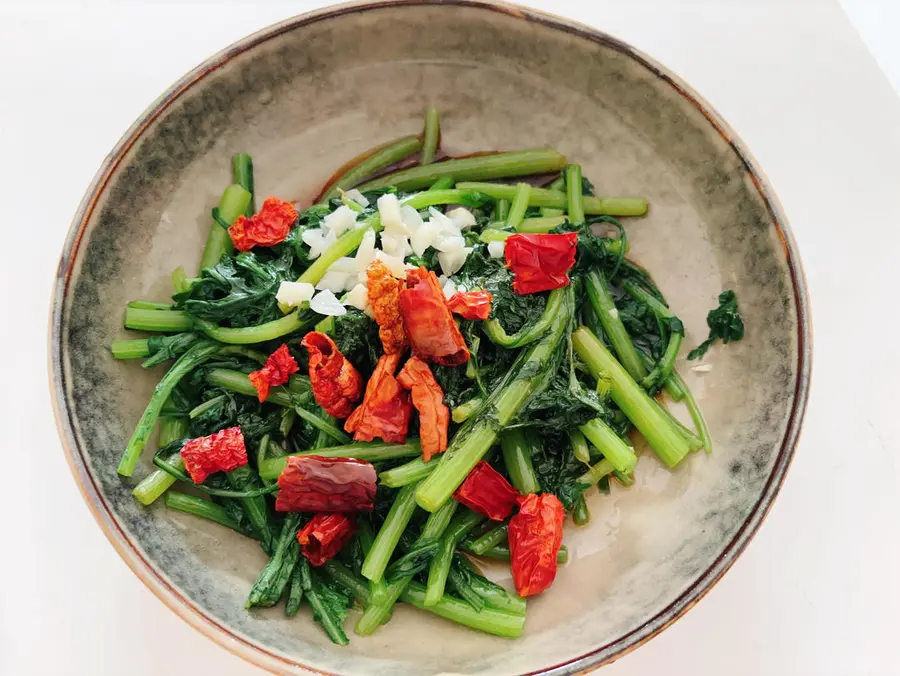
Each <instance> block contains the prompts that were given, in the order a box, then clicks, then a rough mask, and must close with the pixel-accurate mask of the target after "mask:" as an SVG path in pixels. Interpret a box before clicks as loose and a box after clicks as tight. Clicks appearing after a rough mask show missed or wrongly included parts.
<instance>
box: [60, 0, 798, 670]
mask: <svg viewBox="0 0 900 676" xmlns="http://www.w3.org/2000/svg"><path fill="white" fill-rule="evenodd" d="M424 5H452V6H462V7H473V8H477V9H481V10H486V11H490V12H499V13H503V14H507V15H509V16H512V17H515V18H517V19H520V20H523V21H527V22H532V23H536V24H540V25H543V26H547V27H549V28H553V29H555V30H562V31H564V32H567V33H570V34H573V35H577V36H580V37H582V38H587V39H589V40H592V41H595V42H598V43H600V44H603V45H604V46H606V47H609V48H612V49H615V50H617V51H619V52H621V53H622V54H625V55H627V56H629V57H631V58H632V59H634V60H635V61H637V62H638V63H640V64H641V65H643V66H644V67H645V68H647V69H648V70H649V71H651V72H652V73H653V74H654V75H656V76H657V77H659V78H660V79H662V80H664V81H665V82H667V83H668V84H669V85H670V86H672V87H673V88H674V89H675V90H676V91H677V92H678V93H679V94H680V95H681V96H682V97H684V99H685V100H686V101H688V102H689V103H690V104H691V105H693V106H694V107H695V108H696V109H697V110H698V111H699V112H701V113H702V114H703V116H704V117H705V118H706V119H707V120H708V121H709V123H710V124H711V125H712V126H713V127H714V128H715V129H716V131H717V132H718V133H719V134H720V135H721V137H722V138H723V139H724V140H725V141H726V142H727V143H728V144H729V145H730V146H731V147H732V148H733V150H734V152H735V153H737V155H738V156H739V157H740V158H741V160H742V161H743V163H744V165H745V166H746V168H747V171H748V172H749V174H750V176H751V177H752V180H753V182H754V184H755V185H756V188H757V190H758V191H759V193H760V196H761V197H762V199H763V200H764V202H765V204H766V208H767V209H768V211H769V213H770V215H771V217H772V219H773V221H774V222H775V225H776V228H777V230H778V234H779V236H780V239H781V243H782V247H783V249H784V254H785V257H786V259H787V262H788V268H789V271H790V275H791V282H792V286H793V291H794V297H795V299H796V311H797V318H798V343H799V345H798V353H797V359H798V363H797V382H796V386H795V393H794V405H793V407H792V410H791V414H790V417H789V420H788V426H787V430H786V431H785V435H784V438H783V440H782V443H781V448H780V449H779V452H778V456H777V458H776V460H775V464H774V466H773V468H772V472H771V474H770V475H769V478H768V480H767V481H766V485H765V486H764V488H763V491H762V494H761V495H760V498H759V500H758V501H757V503H756V504H755V505H754V507H753V509H752V510H751V512H750V514H749V515H748V516H747V518H746V519H745V521H744V523H743V524H742V526H741V528H740V529H739V530H738V532H737V533H736V534H735V535H734V537H733V538H732V539H731V540H730V541H729V542H728V544H727V545H726V546H725V548H724V549H723V551H722V553H721V554H720V555H719V556H718V557H717V558H716V560H715V561H714V562H713V563H712V564H711V565H710V566H709V568H707V570H706V571H705V572H704V573H703V574H702V575H701V576H700V577H699V578H698V579H697V580H696V581H695V582H694V583H693V584H692V585H691V586H690V587H689V588H688V589H687V590H685V591H684V592H683V593H682V594H681V595H680V596H679V597H678V598H677V599H675V600H674V601H672V602H671V603H670V604H669V605H668V606H666V607H665V608H664V609H663V610H661V611H660V612H658V613H657V614H656V615H654V616H653V617H651V618H650V619H648V620H646V621H645V622H644V623H643V624H641V626H639V627H637V628H636V629H634V630H632V631H630V632H629V633H627V634H625V635H624V636H621V637H620V638H618V639H616V640H615V641H612V642H610V643H607V644H605V645H603V646H600V647H598V648H596V649H594V650H592V651H590V652H588V653H586V654H584V655H581V656H579V657H576V658H573V659H571V660H567V661H566V662H563V663H560V664H556V665H553V666H550V667H547V668H545V669H541V670H539V671H534V672H530V673H531V674H548V675H553V676H561V675H562V674H575V673H585V672H587V671H592V670H594V669H596V668H599V667H601V666H603V665H605V664H609V663H611V662H613V661H615V660H616V659H618V658H620V657H622V656H623V655H626V654H627V653H629V652H631V651H632V650H634V649H636V648H638V647H639V646H641V645H643V644H644V643H645V642H647V641H648V640H650V639H651V638H653V637H654V636H656V635H657V634H659V633H660V632H661V631H663V630H664V629H666V628H667V627H668V626H670V625H671V624H672V623H673V622H675V620H677V619H678V618H679V617H681V616H682V615H684V614H685V613H686V612H687V611H688V610H689V609H690V608H692V607H693V606H694V605H695V604H696V603H697V602H698V601H699V600H700V599H701V598H703V596H704V595H705V594H706V593H707V592H709V590H710V589H711V588H712V587H713V586H714V585H715V584H716V582H718V581H719V579H720V578H721V577H722V575H724V574H725V572H726V571H727V570H728V569H729V568H730V567H731V565H732V564H733V563H734V561H735V560H736V559H737V557H738V556H739V555H740V554H741V552H743V550H744V549H745V548H746V546H747V544H748V543H749V542H750V540H751V539H752V538H753V536H754V535H755V534H756V532H757V530H758V529H759V526H760V524H761V523H762V521H763V519H765V517H766V515H767V514H768V512H769V509H771V507H772V504H773V502H774V500H775V498H776V496H777V495H778V492H779V490H780V488H781V485H782V483H783V482H784V478H785V474H786V473H787V470H788V467H789V466H790V463H791V460H792V459H793V455H794V450H795V448H796V445H797V441H798V439H799V436H800V429H801V427H802V423H803V418H804V414H805V411H806V404H807V400H808V396H809V385H810V379H811V368H812V331H811V318H810V308H809V298H808V292H807V286H806V280H805V276H804V273H803V269H802V265H801V263H800V258H799V254H798V252H797V246H796V243H795V242H794V238H793V235H792V234H791V231H790V228H789V226H788V223H787V218H786V217H785V215H784V211H783V208H782V206H781V204H780V202H779V201H778V198H777V197H776V195H775V192H774V190H773V189H772V187H771V185H770V184H769V182H768V180H767V179H766V177H765V175H764V174H763V172H762V170H761V169H760V168H759V166H758V164H757V162H756V160H755V159H754V158H753V156H752V155H751V154H750V152H749V151H748V150H747V148H746V146H745V145H744V144H743V142H742V141H741V140H740V139H739V138H738V136H737V134H736V133H735V132H734V130H733V129H731V127H730V126H729V125H728V124H727V123H726V122H725V121H724V120H723V119H722V117H721V116H720V115H719V114H718V113H717V112H716V111H715V110H714V109H713V107H712V106H711V105H710V104H709V103H708V102H707V101H706V100H705V99H704V98H702V97H701V96H700V95H699V94H698V93H697V92H695V91H694V90H693V89H692V88H691V87H689V86H688V85H687V84H686V83H685V82H683V81H682V80H681V79H680V78H679V77H678V76H676V75H675V74H674V73H672V72H671V71H670V70H668V69H666V68H665V67H663V66H662V65H661V64H659V63H657V62H656V61H655V60H654V59H652V58H650V57H649V56H647V55H646V54H644V53H643V52H641V51H639V50H637V49H635V48H634V47H632V46H631V45H629V44H627V43H625V42H623V41H622V40H619V39H618V38H614V37H612V36H611V35H608V34H606V33H603V32H602V31H599V30H597V29H595V28H591V27H589V26H586V25H583V24H580V23H577V22H575V21H571V20H569V19H565V18H562V17H558V16H554V15H552V14H548V13H545V12H541V11H538V10H533V9H529V8H525V7H521V6H518V5H513V4H509V3H504V2H493V1H490V0H372V1H366V0H364V1H362V2H351V3H345V4H340V5H332V6H329V7H325V8H322V9H319V10H314V11H311V12H307V13H305V14H301V15H298V16H295V17H293V18H290V19H287V20H285V21H282V22H279V23H277V24H273V25H271V26H269V27H267V28H264V29H262V30H260V31H257V32H256V33H253V34H251V35H249V36H247V37H245V38H243V39H241V40H238V41H237V42H235V43H233V44H232V45H230V46H229V47H226V48H225V49H224V50H222V51H220V52H219V53H218V54H216V55H214V56H212V57H210V58H209V59H207V60H206V61H204V62H203V63H202V64H200V65H199V66H197V67H196V68H194V69H193V70H191V71H190V72H189V73H187V74H186V75H185V76H184V77H182V78H181V79H180V80H178V82H176V83H175V84H174V85H173V86H172V87H170V88H169V90H168V91H166V92H165V93H164V94H163V95H162V96H160V97H159V98H158V99H157V100H156V101H155V102H154V103H153V104H152V105H151V106H150V107H149V108H148V109H147V110H146V111H145V112H144V113H143V114H142V115H141V116H140V118H138V120H137V121H136V122H135V123H134V124H133V125H132V126H131V127H130V128H129V129H128V130H127V131H126V132H125V134H124V135H123V136H122V138H121V139H120V140H119V142H118V143H117V144H116V146H115V147H114V148H113V150H112V152H110V154H109V155H107V156H106V158H105V159H104V161H103V164H102V165H101V167H100V169H99V170H98V172H97V174H96V175H95V176H94V179H93V181H92V182H91V185H90V187H89V188H88V190H87V192H86V193H85V196H84V197H83V198H82V201H81V203H80V205H79V207H78V210H77V212H76V214H75V217H74V219H73V221H72V225H71V226H70V229H69V233H68V235H67V237H66V241H65V244H64V246H63V250H62V255H61V257H60V261H59V266H58V268H57V273H56V280H55V284H54V290H53V296H52V302H51V313H50V326H49V355H48V357H49V360H50V374H51V375H50V379H51V382H50V390H51V396H52V400H53V409H54V415H55V417H56V425H57V429H58V431H59V435H60V439H61V441H62V445H63V449H64V452H65V455H66V460H67V461H68V463H69V467H70V469H71V470H72V473H73V475H74V476H75V480H76V482H77V483H78V487H79V489H80V491H81V493H82V496H83V497H84V500H85V502H87V504H88V507H89V508H90V510H91V512H92V514H93V516H94V518H95V519H96V520H97V522H98V524H99V525H100V527H101V529H102V530H103V532H104V534H105V535H106V537H107V539H109V541H110V542H111V543H112V545H113V547H114V548H115V549H116V551H117V552H118V553H119V555H120V556H121V557H122V558H123V559H124V560H125V563H127V564H128V566H129V567H130V568H131V569H132V571H134V573H135V574H136V575H137V576H138V578H140V580H141V581H142V582H143V583H144V584H146V585H147V587H148V588H149V589H150V590H151V591H152V592H153V593H154V594H155V595H156V596H157V597H158V598H159V599H160V600H161V601H162V602H163V603H165V604H166V605H167V606H168V607H169V608H170V609H171V610H173V611H174V612H175V613H177V614H178V615H179V616H180V617H181V618H182V619H184V620H185V621H186V622H187V623H188V624H190V625H191V626H192V627H194V628H195V629H197V630H198V631H200V632H201V633H203V634H204V635H206V636H207V637H208V638H210V639H212V640H213V641H215V642H216V643H218V644H219V645H221V646H223V647H224V648H226V649H227V650H229V651H230V652H232V653H233V654H235V655H238V656H239V657H242V658H243V659H245V660H247V661H249V662H251V663H253V664H255V665H257V666H260V667H262V668H264V669H267V670H270V671H273V672H281V671H284V670H285V669H298V668H299V669H302V670H305V671H307V672H309V673H316V674H326V673H328V672H322V671H320V670H317V669H315V668H312V667H310V666H308V665H304V664H302V663H300V662H297V661H295V660H292V659H290V658H288V657H286V656H284V655H282V654H280V653H277V652H274V651H270V650H268V649H266V648H264V647H263V646H260V645H258V644H256V643H254V642H252V641H250V640H248V639H247V638H246V637H244V636H242V635H240V634H238V633H236V632H234V631H233V630H231V629H230V628H229V627H227V626H225V625H223V624H221V623H220V622H218V621H217V620H216V619H215V618H213V617H211V616H210V615H208V614H207V613H205V612H204V611H203V610H202V609H201V608H200V607H198V606H197V605H196V604H195V603H193V602H192V601H191V600H190V599H188V598H186V597H185V596H184V595H183V594H181V593H180V592H179V590H178V589H177V588H176V587H175V586H174V585H172V584H171V583H170V582H168V581H167V580H166V579H165V577H164V576H163V575H162V574H161V573H160V572H159V571H158V570H157V569H156V568H155V567H154V566H153V564H152V563H151V562H150V561H149V560H147V559H146V558H145V557H144V555H143V554H142V553H141V551H140V550H139V549H138V548H137V547H136V546H135V545H134V543H133V542H132V541H131V540H130V539H129V537H128V535H127V534H126V533H125V532H124V531H123V530H122V528H121V527H120V526H119V524H118V523H117V521H116V519H115V517H114V516H113V513H112V511H111V508H110V506H109V504H108V503H107V501H106V499H105V498H104V496H103V494H102V492H101V491H100V488H99V486H98V485H97V483H96V482H95V481H94V479H93V478H92V477H91V475H90V473H89V472H88V470H87V466H86V462H85V459H84V456H83V452H82V449H81V448H80V447H79V445H78V442H77V440H76V437H75V435H74V432H73V421H72V419H71V418H72V411H71V410H70V409H69V406H68V402H67V401H66V396H65V391H66V386H65V380H64V368H63V354H62V334H63V308H64V300H65V297H66V294H67V293H68V292H69V280H70V277H71V274H72V269H73V266H74V261H75V257H76V255H77V253H78V248H79V245H80V243H81V238H82V236H83V234H84V230H85V228H86V226H87V223H88V221H89V220H90V217H91V215H92V213H93V210H94V208H95V207H96V205H97V201H98V199H99V197H100V195H101V194H102V193H103V190H104V189H105V187H106V185H107V182H108V181H109V179H110V177H111V176H112V175H113V173H114V172H115V170H116V169H117V168H118V166H119V165H120V163H121V162H122V160H123V158H124V156H125V154H126V153H127V152H128V150H129V149H130V148H131V147H132V146H133V145H134V143H135V142H136V141H137V140H138V139H139V138H140V137H141V135H142V134H143V133H144V131H145V130H146V129H147V127H148V126H149V125H150V124H151V123H152V122H153V121H154V120H156V119H157V118H158V117H159V116H160V115H161V114H162V113H163V112H164V111H165V110H166V109H167V108H168V107H169V106H170V105H171V104H172V103H173V102H175V101H176V100H177V99H178V98H179V97H180V96H181V95H182V94H184V93H185V92H186V91H187V90H188V89H190V88H191V87H193V86H194V85H196V84H197V83H198V82H200V81H201V80H202V79H203V78H204V77H206V76H207V75H209V74H210V73H212V72H213V71H215V70H217V69H218V68H221V67H222V66H223V65H225V64H226V63H228V62H229V61H230V60H231V59H233V58H234V57H236V56H237V55H239V54H241V53H243V52H245V51H247V50H249V49H252V48H254V47H256V46H258V45H260V44H262V43H264V42H266V41H268V40H271V39H273V38H276V37H277V36H279V35H281V34H283V33H285V32H288V31H291V30H293V29H294V28H296V27H298V26H302V25H307V24H311V23H315V22H319V21H323V20H327V19H330V18H333V17H338V16H343V15H345V14H350V13H355V12H366V11H373V10H378V9H381V8H385V7H397V6H424Z"/></svg>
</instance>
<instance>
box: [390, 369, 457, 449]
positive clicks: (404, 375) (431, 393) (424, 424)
mask: <svg viewBox="0 0 900 676" xmlns="http://www.w3.org/2000/svg"><path fill="white" fill-rule="evenodd" d="M397 382H398V383H400V385H401V386H403V387H405V388H406V389H407V390H409V391H410V394H411V395H412V403H413V406H415V407H416V410H417V411H418V412H419V441H420V442H421V444H422V459H423V460H424V461H425V462H428V461H429V460H431V457H432V456H434V455H437V454H438V453H443V452H444V451H446V450H447V428H448V427H449V426H450V409H449V408H447V406H446V405H445V404H444V391H443V390H442V389H441V386H440V385H439V384H438V381H437V380H435V379H434V374H432V373H431V369H430V368H428V364H426V363H425V362H424V361H422V360H421V359H419V358H418V357H412V358H411V359H410V360H409V361H407V362H406V364H404V366H403V368H402V369H401V370H400V373H399V374H398V375H397Z"/></svg>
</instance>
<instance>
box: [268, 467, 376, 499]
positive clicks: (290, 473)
mask: <svg viewBox="0 0 900 676" xmlns="http://www.w3.org/2000/svg"><path fill="white" fill-rule="evenodd" d="M377 479H378V475H377V474H376V472H375V468H374V467H373V466H372V463H370V462H365V461H364V460H354V459H353V458H323V457H321V456H318V455H300V456H296V455H294V456H290V457H289V458H288V459H287V465H285V468H284V470H283V471H282V472H281V475H280V476H279V477H278V487H279V488H280V489H281V490H280V491H278V495H277V496H276V498H275V509H276V510H277V511H279V512H371V511H372V509H373V508H374V500H375V487H376V486H375V484H376V481H377Z"/></svg>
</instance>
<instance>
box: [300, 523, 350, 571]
mask: <svg viewBox="0 0 900 676" xmlns="http://www.w3.org/2000/svg"><path fill="white" fill-rule="evenodd" d="M355 532H356V519H355V518H354V517H352V516H347V515H346V514H316V515H315V516H314V517H313V518H311V519H310V520H309V521H308V522H307V524H306V525H305V526H304V527H303V528H301V529H300V530H299V531H298V532H297V542H299V543H300V551H301V553H302V554H303V556H305V557H306V558H307V559H309V562H310V563H311V564H312V565H314V566H321V565H322V564H323V563H325V562H326V561H327V560H328V559H330V558H331V557H332V556H334V555H335V554H337V553H338V552H339V551H341V549H343V548H344V545H345V544H347V543H348V542H349V541H350V538H352V537H353V534H354V533H355Z"/></svg>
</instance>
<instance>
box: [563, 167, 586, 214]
mask: <svg viewBox="0 0 900 676" xmlns="http://www.w3.org/2000/svg"><path fill="white" fill-rule="evenodd" d="M566 199H567V201H568V208H569V221H571V223H572V225H581V224H582V223H584V196H583V195H582V193H581V165H578V164H570V165H569V166H567V167H566Z"/></svg>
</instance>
